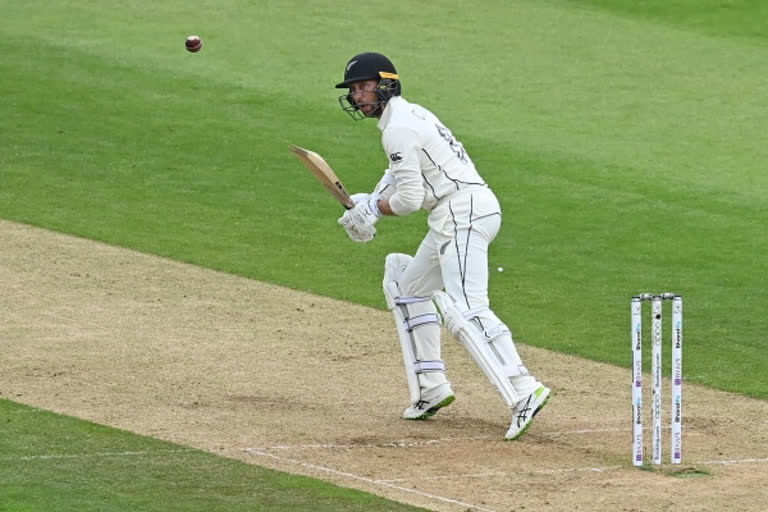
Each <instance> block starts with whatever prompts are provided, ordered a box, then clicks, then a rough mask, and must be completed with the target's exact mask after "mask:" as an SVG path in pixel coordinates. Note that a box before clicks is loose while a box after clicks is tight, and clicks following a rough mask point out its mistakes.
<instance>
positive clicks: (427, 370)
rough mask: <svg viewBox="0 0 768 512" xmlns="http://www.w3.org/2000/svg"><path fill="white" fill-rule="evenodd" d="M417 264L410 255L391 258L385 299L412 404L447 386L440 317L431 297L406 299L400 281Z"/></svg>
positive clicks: (385, 271) (395, 254) (385, 270)
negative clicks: (401, 353) (408, 269)
mask: <svg viewBox="0 0 768 512" xmlns="http://www.w3.org/2000/svg"><path fill="white" fill-rule="evenodd" d="M412 260H413V257H412V256H409V255H407V254H400V253H393V254H389V255H387V258H386V262H385V269H384V282H383V288H384V297H385V298H386V300H387V307H388V308H389V309H390V310H391V311H392V314H393V316H394V317H395V325H396V326H397V334H398V338H399V339H400V346H401V348H402V352H403V363H404V364H405V374H406V376H407V378H408V389H409V391H410V394H411V403H412V404H415V403H417V402H418V401H419V400H421V391H422V389H423V390H425V391H427V390H430V389H434V388H436V387H437V386H439V385H441V384H443V383H445V382H446V379H445V363H444V362H443V361H442V359H441V358H440V317H439V315H438V314H437V309H436V308H435V305H434V303H433V302H432V298H431V297H408V296H402V294H401V293H400V288H399V286H398V279H399V278H400V276H401V275H402V274H403V272H404V271H405V269H406V268H407V267H408V263H410V262H411V261H412Z"/></svg>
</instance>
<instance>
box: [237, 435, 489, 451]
mask: <svg viewBox="0 0 768 512" xmlns="http://www.w3.org/2000/svg"><path fill="white" fill-rule="evenodd" d="M486 439H491V436H473V437H442V438H438V439H427V440H424V441H381V442H379V443H354V444H330V443H329V444H323V443H320V444H297V445H289V444H278V445H273V446H267V447H264V448H255V447H251V448H245V450H246V451H248V450H297V449H298V450H314V449H320V450H336V449H340V448H412V447H416V446H429V445H433V444H440V443H450V442H454V441H483V440H486Z"/></svg>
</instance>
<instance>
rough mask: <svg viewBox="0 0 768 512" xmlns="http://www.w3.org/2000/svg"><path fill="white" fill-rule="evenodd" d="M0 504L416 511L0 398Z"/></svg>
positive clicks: (32, 509)
mask: <svg viewBox="0 0 768 512" xmlns="http://www.w3.org/2000/svg"><path fill="white" fill-rule="evenodd" d="M0 421H2V425H0V428H1V429H2V432H3V436H2V438H0V511H3V512H16V511H24V512H38V511H39V512H49V511H52V510H56V511H57V512H69V511H78V512H81V511H85V510H99V511H109V512H122V511H126V512H128V511H130V512H138V511H152V512H160V511H178V510H184V511H185V512H241V511H242V512H245V511H248V512H252V511H264V512H267V511H280V512H292V511H307V510H334V511H337V510H338V511H350V512H351V511H359V510H373V511H388V512H389V511H403V512H415V511H417V510H424V509H421V508H416V507H411V506H407V505H403V504H399V503H396V502H393V501H390V500H385V499H383V498H380V497H378V496H374V495H372V494H369V493H365V492H362V491H357V490H353V489H346V488H343V487H339V486H336V485H332V484H329V483H325V482H322V481H319V480H314V479H311V478H307V477H301V476H295V475H287V474H285V473H280V472H278V471H272V470H270V469H266V468H262V467H259V466H256V465H253V464H246V463H244V462H240V461H237V460H234V459H228V458H224V457H218V456H216V455H212V454H210V453H207V452H203V451H200V450H193V449H190V448H186V447H183V446H179V445H175V444H173V443H169V442H165V441H159V440H157V439H152V438H149V437H143V436H138V435H135V434H131V433H128V432H125V431H121V430H118V429H114V428H109V427H105V426H102V425H97V424H94V423H89V422H85V421H82V420H76V419H74V418H69V417H67V416H61V415H57V414H54V413H51V412H47V411H43V410H41V409H36V408H32V407H27V406H22V405H19V404H15V403H13V402H10V401H8V400H0Z"/></svg>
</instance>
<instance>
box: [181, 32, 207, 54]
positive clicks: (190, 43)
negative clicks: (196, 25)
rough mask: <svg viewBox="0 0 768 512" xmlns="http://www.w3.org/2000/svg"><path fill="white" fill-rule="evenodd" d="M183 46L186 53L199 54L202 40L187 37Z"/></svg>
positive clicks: (197, 37) (196, 37)
mask: <svg viewBox="0 0 768 512" xmlns="http://www.w3.org/2000/svg"><path fill="white" fill-rule="evenodd" d="M184 44H185V46H186V47H187V51H190V52H192V53H195V52H199V51H200V48H202V47H203V40H202V39H200V37H199V36H189V37H188V38H187V41H186V43H184Z"/></svg>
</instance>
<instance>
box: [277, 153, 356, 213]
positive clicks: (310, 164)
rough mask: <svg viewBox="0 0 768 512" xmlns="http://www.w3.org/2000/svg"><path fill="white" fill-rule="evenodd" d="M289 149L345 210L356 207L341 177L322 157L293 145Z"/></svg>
mask: <svg viewBox="0 0 768 512" xmlns="http://www.w3.org/2000/svg"><path fill="white" fill-rule="evenodd" d="M289 147H290V148H291V151H293V152H294V154H295V155H296V156H297V157H298V159H299V160H301V163H303V164H304V165H305V166H306V167H307V169H309V170H310V171H312V174H314V175H315V177H316V178H317V179H318V180H319V181H320V183H322V185H323V186H324V187H325V188H326V189H327V190H328V192H330V193H331V195H332V196H333V197H335V198H336V200H337V201H338V202H339V203H341V205H342V206H343V207H344V208H346V209H347V210H349V209H351V208H352V207H354V206H355V203H354V202H352V198H351V197H349V193H348V192H347V189H345V188H344V185H342V184H341V180H339V177H338V176H336V173H335V172H333V169H331V166H330V165H328V162H326V161H325V159H324V158H323V157H322V156H320V155H319V154H317V153H315V152H314V151H311V150H309V149H304V148H302V147H299V146H294V145H293V144H291V145H290V146H289Z"/></svg>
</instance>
